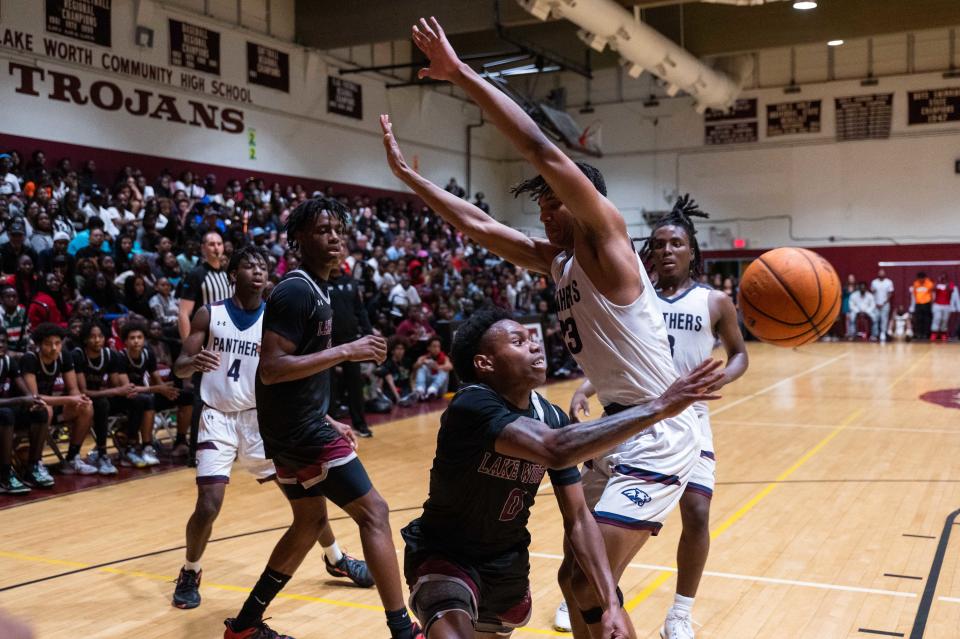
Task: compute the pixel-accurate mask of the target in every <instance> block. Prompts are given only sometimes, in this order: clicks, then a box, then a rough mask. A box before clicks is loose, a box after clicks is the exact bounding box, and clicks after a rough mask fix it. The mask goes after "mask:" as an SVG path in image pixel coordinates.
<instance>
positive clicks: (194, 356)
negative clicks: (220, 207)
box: [173, 245, 373, 609]
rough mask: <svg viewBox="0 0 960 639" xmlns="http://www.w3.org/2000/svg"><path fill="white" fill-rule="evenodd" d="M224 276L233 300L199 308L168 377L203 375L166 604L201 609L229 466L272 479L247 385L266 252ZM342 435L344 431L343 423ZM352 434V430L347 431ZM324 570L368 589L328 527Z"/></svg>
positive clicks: (233, 262)
mask: <svg viewBox="0 0 960 639" xmlns="http://www.w3.org/2000/svg"><path fill="white" fill-rule="evenodd" d="M227 273H228V275H229V277H230V279H231V283H232V284H234V285H235V292H234V295H233V297H231V298H229V299H226V300H221V301H219V302H213V303H211V304H206V305H204V306H203V307H201V308H200V310H199V311H197V313H196V315H194V317H193V320H192V321H191V327H190V334H189V336H188V337H187V339H186V341H184V344H183V352H182V353H181V354H180V357H178V358H177V361H176V363H175V364H174V373H175V374H176V375H177V376H178V377H181V378H187V377H190V376H192V375H193V374H194V373H197V372H199V373H202V374H203V375H202V377H201V379H200V398H201V400H202V402H203V411H202V413H201V415H200V433H199V437H198V444H197V503H196V506H195V508H194V511H193V514H192V515H191V516H190V520H189V521H188V522H187V548H186V563H185V564H184V565H183V567H182V568H181V569H180V576H179V577H178V578H177V586H176V589H175V590H174V594H173V605H174V606H175V607H177V608H182V609H189V608H196V607H197V606H199V605H200V589H199V587H200V576H201V572H202V571H201V569H200V558H201V556H202V555H203V551H204V550H205V549H206V546H207V541H208V540H209V539H210V534H211V532H212V531H213V522H214V521H215V520H216V518H217V515H218V514H219V512H220V507H221V506H222V505H223V498H224V493H225V492H226V487H227V484H228V483H229V482H230V472H231V470H232V468H233V462H234V460H239V461H240V462H241V463H242V464H243V465H244V466H246V467H247V469H248V470H249V471H250V472H251V473H252V474H253V476H254V477H256V479H257V481H259V482H260V483H265V482H268V481H273V480H275V479H276V469H275V468H274V465H273V462H272V461H271V460H269V459H266V457H265V455H264V450H263V440H262V439H261V437H260V430H259V426H258V424H257V411H256V400H255V394H254V385H255V377H256V371H257V366H258V364H259V363H260V341H261V336H262V334H263V329H262V327H263V310H264V307H265V306H266V305H265V303H264V302H263V299H262V295H263V289H264V287H265V286H266V284H267V254H266V252H265V251H264V250H263V249H260V248H258V247H256V246H253V245H249V246H245V247H243V248H241V249H239V250H238V251H236V252H235V253H234V254H233V255H232V256H231V259H230V264H229V266H228V267H227ZM340 427H341V432H343V431H342V429H346V431H350V428H349V427H348V426H346V425H344V424H341V425H340ZM351 436H352V432H351ZM319 541H320V544H321V545H322V546H323V547H324V563H325V564H326V566H327V572H329V573H330V574H331V575H333V576H337V577H349V578H350V579H352V580H353V581H354V582H355V583H356V584H357V585H359V586H363V587H369V586H372V585H373V580H372V579H371V578H370V573H369V571H368V570H367V567H366V564H365V563H364V562H362V561H359V560H357V559H354V558H352V557H350V556H348V555H346V554H344V553H343V552H342V551H340V549H339V548H338V547H337V543H336V540H335V539H334V536H333V531H332V530H331V529H330V527H329V525H328V526H327V527H326V528H325V529H324V531H323V532H322V533H321V535H320V539H319Z"/></svg>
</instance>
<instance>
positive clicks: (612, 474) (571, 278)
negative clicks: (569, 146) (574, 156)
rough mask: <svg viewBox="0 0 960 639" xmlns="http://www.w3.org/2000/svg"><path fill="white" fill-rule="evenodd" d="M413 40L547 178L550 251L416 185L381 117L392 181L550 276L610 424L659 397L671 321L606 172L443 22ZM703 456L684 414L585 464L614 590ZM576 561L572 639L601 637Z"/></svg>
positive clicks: (532, 190)
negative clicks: (551, 129)
mask: <svg viewBox="0 0 960 639" xmlns="http://www.w3.org/2000/svg"><path fill="white" fill-rule="evenodd" d="M413 39H414V42H415V43H416V44H417V46H418V47H419V48H420V49H421V50H422V51H423V52H424V53H425V54H426V56H427V58H428V59H429V60H430V67H429V68H428V69H422V70H421V71H420V73H419V75H420V77H429V78H432V79H436V80H448V81H451V82H453V83H454V84H456V85H457V86H458V87H459V88H461V89H462V90H463V91H464V92H466V94H467V95H468V96H469V97H470V98H471V99H472V100H473V101H474V102H476V103H477V104H478V105H479V106H480V107H481V108H482V109H483V112H484V114H485V115H486V116H487V117H488V118H489V119H490V121H491V122H493V123H494V124H495V125H496V126H497V128H498V129H500V130H501V131H502V132H503V133H504V134H505V135H506V136H507V137H508V138H509V139H510V141H511V142H512V143H513V144H514V146H515V147H516V148H517V150H518V151H519V152H520V153H521V154H522V155H523V156H524V158H525V159H527V160H528V161H529V162H530V163H531V164H532V165H533V166H534V167H535V168H536V169H537V170H538V171H539V172H540V176H538V177H536V178H534V179H532V180H530V181H528V182H525V183H523V184H521V185H520V186H519V187H517V188H516V189H515V191H514V192H515V193H517V194H520V193H529V194H532V196H533V197H535V198H536V199H537V201H538V203H539V206H540V219H541V221H542V222H543V224H544V228H545V230H546V234H547V239H545V240H544V239H533V238H529V237H527V236H526V235H524V234H523V233H520V232H519V231H517V230H515V229H512V228H510V227H508V226H506V225H504V224H500V223H498V222H496V221H495V220H493V219H492V218H491V217H489V216H488V215H487V214H485V213H484V212H483V211H481V210H480V209H478V208H476V207H475V206H473V205H471V204H469V203H468V202H465V201H463V200H461V199H459V198H457V197H454V196H452V195H450V194H449V193H446V192H445V191H443V190H442V189H440V188H438V187H437V186H435V185H434V184H432V183H430V182H429V181H428V180H426V179H424V178H422V177H421V176H419V175H417V173H416V172H414V171H413V170H412V169H410V167H409V166H408V165H407V163H406V162H405V161H404V159H403V155H402V154H401V152H400V148H399V146H398V144H397V142H396V140H395V139H394V138H393V135H392V132H391V125H390V120H389V118H388V117H387V116H381V126H382V128H383V131H384V146H385V148H386V151H387V159H388V162H389V164H390V167H391V169H392V171H393V172H394V174H395V175H397V176H398V177H399V178H400V179H401V180H403V181H404V182H405V183H406V184H407V185H409V186H410V187H411V188H412V189H413V190H414V191H415V192H416V193H417V194H418V195H420V197H422V198H423V199H424V201H425V202H426V203H427V205H428V206H430V207H431V208H432V209H433V210H435V211H436V212H437V213H438V214H439V215H440V216H441V217H443V218H444V219H445V220H446V221H447V222H449V223H451V224H453V226H455V227H456V228H457V229H459V230H460V231H462V232H463V233H465V234H466V235H468V236H469V237H471V238H472V239H473V240H475V241H477V242H478V243H480V244H481V245H483V246H485V247H486V248H487V249H489V250H490V251H492V252H494V253H496V254H498V255H500V256H501V257H503V258H504V259H507V260H509V261H510V262H513V263H514V264H518V265H520V266H524V267H526V268H528V269H530V270H534V271H537V272H540V273H550V274H551V275H552V276H553V278H554V280H555V281H556V287H557V314H558V317H559V319H560V322H561V325H562V327H563V332H564V338H565V340H566V342H567V345H568V347H569V349H570V352H571V353H572V354H573V356H574V357H575V358H576V360H577V363H578V364H579V365H580V366H581V367H582V368H583V369H584V371H585V372H586V374H587V376H588V377H589V378H590V379H591V380H593V381H594V382H595V383H596V385H597V389H598V392H599V395H600V401H601V402H602V403H603V404H604V406H605V408H606V412H607V414H608V415H612V414H614V413H617V412H620V411H622V410H625V409H626V408H628V407H630V406H636V405H638V404H644V403H646V402H649V401H651V400H653V399H655V398H656V397H659V396H660V395H661V394H662V393H663V392H664V391H665V390H666V389H667V387H668V386H669V385H670V384H671V383H672V382H673V381H674V380H675V379H676V378H677V372H676V368H675V367H674V365H673V361H672V360H671V358H670V345H669V343H668V342H667V332H666V327H665V326H664V323H663V315H662V314H661V313H660V309H659V307H658V305H657V301H656V292H655V291H654V290H653V286H652V285H651V284H650V280H649V278H648V277H647V274H646V272H645V271H644V269H643V267H642V264H641V262H640V258H639V256H638V255H637V254H636V252H635V251H634V249H633V244H632V242H631V240H630V236H629V234H628V233H627V226H626V222H625V221H624V219H623V216H622V215H621V214H620V212H619V211H618V210H617V209H616V207H614V205H613V204H612V203H611V202H610V201H609V200H607V198H606V197H605V196H604V193H605V191H606V187H605V184H604V182H603V177H602V176H601V175H600V172H599V171H597V170H596V169H595V168H593V167H591V166H588V165H585V164H575V163H574V162H573V161H572V160H570V158H568V157H567V156H566V155H565V154H564V153H563V152H562V151H561V150H560V149H558V148H557V147H556V146H555V145H554V144H553V143H552V142H550V140H549V139H547V137H546V136H545V135H544V134H543V133H542V132H541V131H540V129H539V128H538V127H537V125H536V123H535V122H534V121H533V120H532V119H531V118H530V117H529V116H528V115H527V114H526V113H525V112H524V111H523V110H522V109H521V108H520V107H519V106H517V105H516V104H515V103H514V102H513V101H511V100H510V99H509V98H508V97H507V96H505V95H504V94H502V93H500V92H499V91H497V90H496V89H495V88H493V87H492V86H491V85H489V84H488V83H487V82H486V81H484V80H483V79H482V78H481V77H480V76H479V75H477V73H476V72H474V71H473V70H472V69H470V67H468V66H467V65H466V64H464V63H462V62H461V61H460V60H459V59H457V55H456V53H455V52H454V51H453V48H452V47H451V46H450V43H449V42H448V41H447V39H446V36H445V35H444V34H443V30H442V29H441V28H440V25H439V24H438V23H437V21H436V20H434V19H432V18H431V23H430V24H429V25H428V24H427V22H426V21H425V20H421V21H420V25H419V26H415V27H414V33H413ZM699 456H700V426H699V422H698V420H697V416H696V413H695V412H694V410H693V408H688V409H687V410H685V411H684V412H682V413H680V414H679V415H677V416H675V417H672V418H670V419H666V420H664V421H662V422H659V423H657V424H656V425H655V426H653V427H652V428H650V429H649V430H648V431H646V432H645V433H644V434H643V435H641V436H637V437H634V438H632V439H630V440H628V441H627V442H625V443H623V444H621V445H619V446H617V447H616V448H614V449H613V450H611V451H608V454H606V455H601V456H598V457H597V458H596V459H595V460H593V462H592V463H590V462H588V464H587V466H588V468H587V470H586V471H585V473H584V479H583V485H584V493H585V494H586V496H587V501H588V503H589V504H590V506H591V507H592V508H593V512H594V517H595V518H596V520H597V522H598V523H599V524H600V530H601V534H602V535H603V538H604V543H605V545H606V548H607V555H608V558H609V560H610V566H611V570H612V572H613V574H614V577H615V578H616V579H617V580H619V578H620V576H621V575H622V574H623V571H624V569H625V568H626V566H627V564H628V563H630V560H631V559H632V558H633V557H634V555H636V553H637V552H638V551H639V550H640V548H641V547H642V546H643V544H644V543H645V542H646V540H647V539H648V538H649V537H650V535H651V534H656V533H658V532H659V530H660V528H661V526H662V525H663V524H662V522H663V521H664V519H665V518H666V517H667V515H668V514H669V513H670V511H672V510H673V508H674V507H675V506H676V505H677V502H679V501H680V497H681V495H682V494H683V490H684V488H685V486H686V484H687V482H688V481H689V479H690V475H691V473H692V472H693V469H694V467H695V466H696V463H697V459H698V458H699ZM569 550H570V549H569V547H566V548H565V551H566V554H567V559H566V560H565V561H564V564H563V567H562V570H561V573H560V585H561V589H562V590H563V591H564V594H565V596H566V597H567V600H568V601H571V602H574V603H575V604H576V607H577V608H578V611H576V614H572V615H571V620H572V622H573V626H574V630H575V631H576V632H577V635H576V636H577V637H587V636H591V634H590V632H589V630H590V629H591V627H592V629H593V631H594V633H596V632H597V631H598V626H597V625H596V624H597V622H599V620H600V619H599V615H597V614H596V613H595V611H596V610H599V609H600V607H601V606H602V604H603V603H604V602H602V601H601V600H600V599H599V598H598V595H597V593H596V592H595V591H594V590H593V589H592V588H591V587H590V585H589V583H588V580H587V579H586V577H585V575H584V573H583V568H582V567H581V566H578V565H577V563H576V561H575V560H574V558H573V557H572V554H571V553H570V552H569ZM574 595H576V596H574ZM584 613H586V617H585V616H584ZM593 636H596V635H595V634H594V635H593Z"/></svg>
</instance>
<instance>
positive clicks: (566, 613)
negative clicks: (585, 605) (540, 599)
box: [553, 601, 572, 632]
mask: <svg viewBox="0 0 960 639" xmlns="http://www.w3.org/2000/svg"><path fill="white" fill-rule="evenodd" d="M571 628H572V626H571V625H570V610H569V609H568V608H567V602H566V601H561V602H560V605H559V606H557V614H555V615H554V616H553V629H554V630H559V631H560V632H570V631H571Z"/></svg>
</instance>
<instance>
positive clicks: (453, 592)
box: [410, 575, 477, 633]
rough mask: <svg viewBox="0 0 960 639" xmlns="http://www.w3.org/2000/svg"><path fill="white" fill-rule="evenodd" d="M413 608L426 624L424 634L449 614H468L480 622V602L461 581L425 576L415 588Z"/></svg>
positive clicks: (412, 594)
mask: <svg viewBox="0 0 960 639" xmlns="http://www.w3.org/2000/svg"><path fill="white" fill-rule="evenodd" d="M410 604H411V605H410V607H411V608H412V609H413V612H414V614H416V615H417V619H419V620H420V622H421V623H422V624H423V631H424V633H428V632H429V631H430V626H431V625H433V623H434V622H435V621H437V620H438V619H439V618H440V617H442V616H443V615H445V614H447V613H451V612H458V613H462V614H466V615H467V616H469V617H470V620H471V621H472V622H474V623H476V621H477V602H476V599H475V598H474V596H473V591H472V590H470V587H469V586H467V584H465V583H463V582H462V581H461V580H459V579H456V578H453V577H448V576H445V575H425V576H423V577H421V578H420V580H419V581H417V583H416V584H415V585H414V586H413V589H412V592H411V593H410Z"/></svg>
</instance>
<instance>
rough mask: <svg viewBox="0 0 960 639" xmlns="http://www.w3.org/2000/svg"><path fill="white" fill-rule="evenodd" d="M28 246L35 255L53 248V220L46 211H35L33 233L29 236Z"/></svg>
mask: <svg viewBox="0 0 960 639" xmlns="http://www.w3.org/2000/svg"><path fill="white" fill-rule="evenodd" d="M30 248H32V249H33V251H34V253H36V254H37V255H39V254H40V253H41V252H42V251H45V250H47V249H51V248H53V221H52V220H51V219H50V215H49V214H48V213H47V212H46V211H40V212H39V213H37V218H36V221H35V223H34V225H33V234H32V235H31V236H30ZM38 262H39V260H38Z"/></svg>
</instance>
